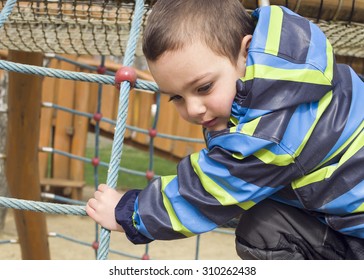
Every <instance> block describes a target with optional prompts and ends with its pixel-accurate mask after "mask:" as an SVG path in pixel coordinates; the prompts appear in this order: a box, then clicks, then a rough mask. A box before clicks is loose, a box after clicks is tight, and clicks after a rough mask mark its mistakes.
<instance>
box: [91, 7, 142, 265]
mask: <svg viewBox="0 0 364 280" xmlns="http://www.w3.org/2000/svg"><path fill="white" fill-rule="evenodd" d="M143 13H144V1H143V0H136V1H135V8H134V18H133V21H132V24H131V28H130V35H129V40H128V43H127V47H126V51H125V56H124V61H123V65H124V66H131V65H132V64H133V62H134V56H135V50H136V46H137V43H138V37H139V32H140V27H141V23H142V18H143ZM129 92H130V83H128V82H124V83H122V85H121V87H120V97H119V107H118V116H117V120H116V127H115V135H114V141H113V145H112V149H111V159H110V167H109V170H108V176H107V185H108V186H109V187H111V188H116V184H117V178H118V171H119V165H120V160H121V154H122V149H123V142H124V134H125V129H126V117H127V115H128V105H129ZM109 245H110V231H109V230H107V229H105V228H101V232H100V245H99V249H98V251H97V259H98V260H104V259H107V256H108V250H109Z"/></svg>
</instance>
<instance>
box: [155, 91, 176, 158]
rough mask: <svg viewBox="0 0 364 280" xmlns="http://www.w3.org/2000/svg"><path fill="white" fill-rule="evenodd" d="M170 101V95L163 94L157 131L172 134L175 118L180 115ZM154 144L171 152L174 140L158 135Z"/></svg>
mask: <svg viewBox="0 0 364 280" xmlns="http://www.w3.org/2000/svg"><path fill="white" fill-rule="evenodd" d="M168 101H169V97H168V96H167V95H161V100H160V111H159V117H158V123H157V132H158V133H163V134H169V135H170V134H171V133H172V131H173V126H175V120H176V118H179V116H178V113H177V111H176V109H175V108H174V106H173V104H171V103H170V102H168ZM154 146H155V147H156V148H157V149H160V150H162V151H166V152H171V151H172V148H173V141H172V140H170V139H168V138H160V137H156V138H155V140H154Z"/></svg>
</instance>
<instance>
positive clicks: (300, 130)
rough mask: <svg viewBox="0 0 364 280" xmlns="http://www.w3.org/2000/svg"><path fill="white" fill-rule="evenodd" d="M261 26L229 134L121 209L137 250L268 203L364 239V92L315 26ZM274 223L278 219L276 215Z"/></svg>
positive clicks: (276, 14)
mask: <svg viewBox="0 0 364 280" xmlns="http://www.w3.org/2000/svg"><path fill="white" fill-rule="evenodd" d="M253 17H255V19H256V20H257V24H256V28H255V31H254V34H253V38H252V42H251V45H250V47H249V51H248V57H247V62H246V63H247V65H246V75H245V77H243V78H241V79H240V80H238V81H237V94H236V97H235V100H234V102H233V106H232V111H231V118H230V122H229V124H228V127H227V128H226V129H224V130H221V131H215V132H210V133H208V134H207V135H206V144H207V148H206V149H203V150H201V151H200V152H198V153H194V154H191V155H190V156H188V157H186V158H184V159H183V160H182V161H181V162H180V163H179V164H178V167H177V175H174V176H163V177H160V178H156V179H154V180H153V181H151V182H150V183H149V185H148V186H147V187H146V188H145V189H144V190H143V191H137V190H132V191H129V192H127V193H126V194H125V195H124V196H123V198H122V199H121V200H120V202H119V203H118V205H117V207H116V209H115V217H116V220H117V222H118V223H119V224H120V225H121V226H122V227H123V228H124V230H125V232H126V234H127V236H128V238H129V239H130V240H131V241H132V242H133V243H148V242H150V241H152V240H154V239H159V240H168V239H178V238H184V237H189V236H192V235H196V234H200V233H203V232H207V231H210V230H213V229H214V228H216V227H218V226H219V225H222V224H224V223H226V222H227V221H229V220H230V219H232V218H233V217H236V216H238V215H239V214H241V213H242V212H243V211H247V210H249V209H250V208H251V207H253V206H254V205H255V204H258V203H259V202H260V201H262V200H264V199H268V198H269V199H274V200H277V201H279V202H282V203H285V204H289V205H292V206H294V207H298V208H302V209H306V210H308V211H310V212H311V213H312V214H314V215H315V216H317V218H318V219H320V220H321V221H322V222H324V223H326V224H328V225H329V226H330V227H331V228H333V229H334V230H336V231H338V232H340V233H342V234H347V235H351V236H356V237H359V238H364V149H363V146H364V132H363V127H364V122H363V117H364V110H363V109H362V108H363V104H364V83H363V81H362V80H361V79H360V78H359V77H358V75H357V74H355V73H354V71H353V70H352V69H351V68H350V67H348V66H346V65H339V64H336V63H335V58H334V53H333V50H332V46H331V45H330V43H329V42H328V40H327V38H326V37H325V35H324V34H323V33H322V32H321V31H320V29H319V28H318V27H317V26H316V25H315V24H313V23H311V22H310V21H308V20H307V19H305V18H303V17H301V16H299V15H297V14H294V13H293V12H291V11H290V10H288V9H287V8H284V7H279V6H268V7H262V8H259V9H257V10H256V11H255V12H254V13H253ZM267 215H269V213H267Z"/></svg>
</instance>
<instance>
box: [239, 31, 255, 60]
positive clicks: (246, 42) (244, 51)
mask: <svg viewBox="0 0 364 280" xmlns="http://www.w3.org/2000/svg"><path fill="white" fill-rule="evenodd" d="M252 38H253V36H252V35H245V36H244V38H243V40H241V49H240V51H241V52H242V54H243V55H244V57H246V56H247V55H248V49H249V46H250V43H251V41H252Z"/></svg>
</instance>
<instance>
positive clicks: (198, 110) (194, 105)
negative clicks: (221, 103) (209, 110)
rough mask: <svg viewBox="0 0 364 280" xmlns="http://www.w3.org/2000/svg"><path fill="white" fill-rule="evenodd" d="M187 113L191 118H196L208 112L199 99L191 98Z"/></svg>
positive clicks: (187, 105)
mask: <svg viewBox="0 0 364 280" xmlns="http://www.w3.org/2000/svg"><path fill="white" fill-rule="evenodd" d="M186 107H187V108H186V109H187V113H188V115H189V116H190V117H191V118H196V117H198V116H201V115H203V114H204V113H205V112H206V106H205V104H204V103H203V102H202V100H199V99H198V98H191V99H189V100H188V102H187V104H186Z"/></svg>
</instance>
